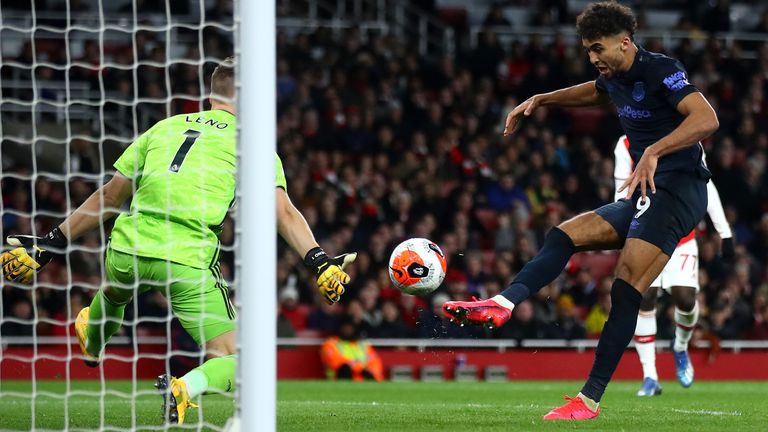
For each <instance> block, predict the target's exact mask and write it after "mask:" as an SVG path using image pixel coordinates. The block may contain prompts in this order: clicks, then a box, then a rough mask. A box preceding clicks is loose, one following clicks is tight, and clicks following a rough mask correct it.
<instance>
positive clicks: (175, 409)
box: [155, 374, 197, 424]
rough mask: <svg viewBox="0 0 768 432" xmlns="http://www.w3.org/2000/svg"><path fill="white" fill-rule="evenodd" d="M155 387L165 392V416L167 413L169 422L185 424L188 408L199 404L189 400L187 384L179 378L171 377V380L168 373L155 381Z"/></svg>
mask: <svg viewBox="0 0 768 432" xmlns="http://www.w3.org/2000/svg"><path fill="white" fill-rule="evenodd" d="M155 388H157V389H158V390H160V391H162V392H163V417H165V416H166V413H167V416H168V422H169V423H177V424H183V423H184V417H185V415H186V412H187V408H197V405H195V404H193V403H192V402H191V401H190V400H189V393H188V392H187V384H186V383H184V381H182V380H180V379H178V378H175V377H170V381H169V380H168V375H165V374H163V375H160V376H159V377H157V381H156V382H155ZM169 388H170V391H168V390H169Z"/></svg>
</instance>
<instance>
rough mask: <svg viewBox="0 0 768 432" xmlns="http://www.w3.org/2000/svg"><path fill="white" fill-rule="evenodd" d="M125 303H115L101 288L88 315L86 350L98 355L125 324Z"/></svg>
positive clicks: (92, 302)
mask: <svg viewBox="0 0 768 432" xmlns="http://www.w3.org/2000/svg"><path fill="white" fill-rule="evenodd" d="M124 312H125V304H115V303H113V302H112V301H110V300H109V299H108V298H107V296H106V295H104V291H103V290H99V292H97V293H96V296H95V297H93V301H91V306H90V313H89V315H88V341H87V344H86V350H88V352H89V353H91V354H93V355H98V354H99V353H100V352H101V350H102V349H104V345H106V344H107V342H109V339H110V338H111V337H112V336H113V335H114V334H115V333H117V332H118V330H120V326H122V325H123V314H124Z"/></svg>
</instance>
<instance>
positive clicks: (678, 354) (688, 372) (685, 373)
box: [672, 350, 693, 388]
mask: <svg viewBox="0 0 768 432" xmlns="http://www.w3.org/2000/svg"><path fill="white" fill-rule="evenodd" d="M672 355H673V356H674V357H675V369H676V370H677V371H676V372H677V380H678V381H679V382H680V385H681V386H683V387H685V388H688V387H690V386H691V384H693V364H692V363H691V359H690V358H689V357H688V350H685V351H675V350H672Z"/></svg>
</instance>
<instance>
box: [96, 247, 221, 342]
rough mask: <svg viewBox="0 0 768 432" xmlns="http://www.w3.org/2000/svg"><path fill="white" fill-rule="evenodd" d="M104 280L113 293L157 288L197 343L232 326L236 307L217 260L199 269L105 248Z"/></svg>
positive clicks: (129, 293)
mask: <svg viewBox="0 0 768 432" xmlns="http://www.w3.org/2000/svg"><path fill="white" fill-rule="evenodd" d="M106 272H107V281H108V282H109V285H110V288H111V289H112V290H114V291H116V293H115V294H116V295H115V296H114V297H120V298H124V299H126V302H127V301H128V300H129V299H130V298H132V297H134V296H135V295H136V294H141V293H144V292H146V291H149V290H156V291H159V292H160V293H162V294H163V295H165V297H166V298H168V299H170V303H171V308H172V309H173V313H174V315H176V317H177V318H178V319H179V321H180V322H181V325H182V326H183V327H184V329H185V330H186V331H187V333H189V334H190V335H191V336H192V338H194V339H195V342H197V344H198V345H202V344H203V343H205V342H207V341H209V340H211V339H213V338H215V337H216V336H219V335H221V334H224V333H226V332H228V331H230V330H234V329H235V308H234V307H232V303H231V302H230V301H229V287H227V284H226V282H225V281H224V279H223V278H222V276H221V271H220V270H219V264H218V263H216V265H215V266H214V267H212V268H210V269H198V268H194V267H189V266H186V265H183V264H177V263H174V262H170V261H165V260H160V259H156V258H147V257H141V256H135V255H131V254H127V253H123V252H119V251H116V250H113V249H112V248H107V258H106Z"/></svg>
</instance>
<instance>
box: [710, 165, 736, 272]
mask: <svg viewBox="0 0 768 432" xmlns="http://www.w3.org/2000/svg"><path fill="white" fill-rule="evenodd" d="M707 214H708V215H709V219H710V220H712V225H714V227H715V230H716V231H717V233H718V234H719V235H720V238H721V239H722V241H723V242H722V245H721V246H720V253H721V255H722V257H723V258H724V259H725V260H727V261H732V260H733V258H734V256H735V253H736V252H735V248H734V245H733V232H732V231H731V226H730V225H729V224H728V220H727V219H726V218H725V211H724V210H723V203H722V202H721V201H720V194H719V193H718V192H717V188H716V187H715V184H714V183H712V180H710V181H709V182H708V183H707Z"/></svg>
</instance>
